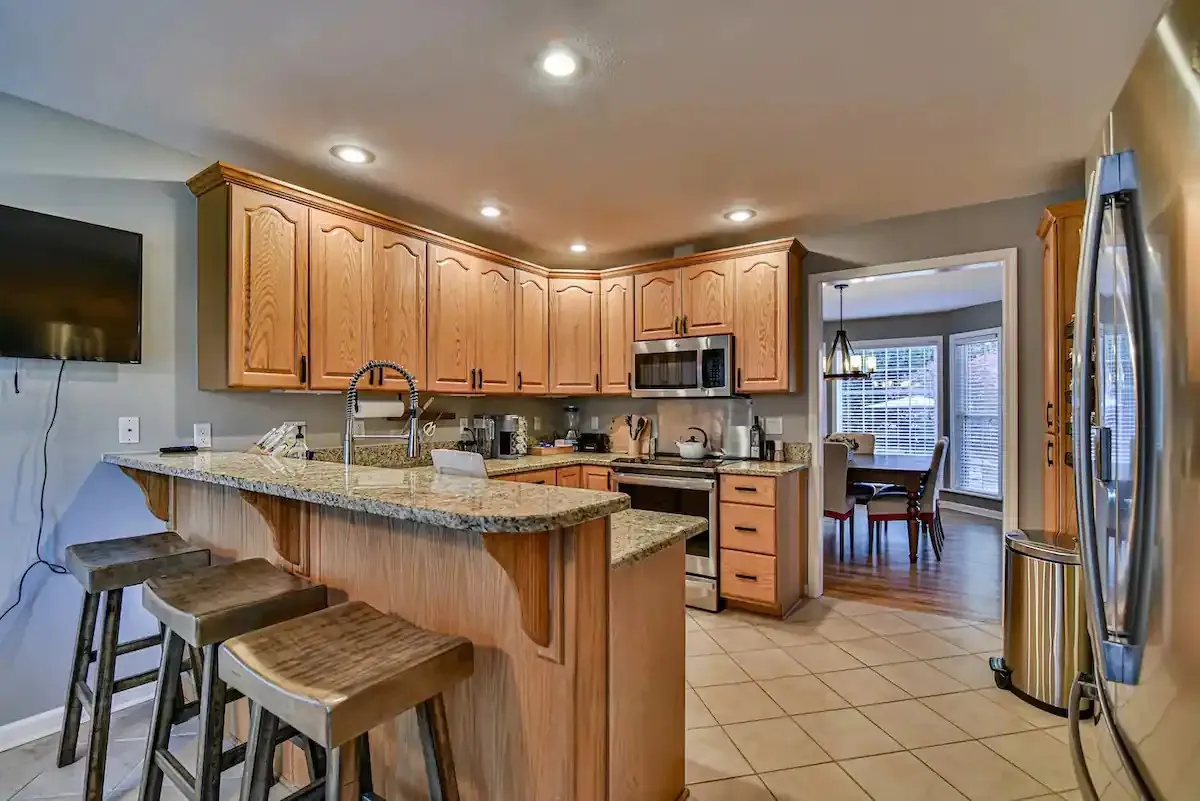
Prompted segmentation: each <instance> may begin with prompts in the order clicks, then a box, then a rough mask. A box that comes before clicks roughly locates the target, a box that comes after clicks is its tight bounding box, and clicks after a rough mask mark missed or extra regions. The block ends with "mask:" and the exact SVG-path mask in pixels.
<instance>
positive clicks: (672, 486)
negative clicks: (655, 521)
mask: <svg viewBox="0 0 1200 801" xmlns="http://www.w3.org/2000/svg"><path fill="white" fill-rule="evenodd" d="M726 461H731V460H730V459H722V458H708V459H682V458H680V457H678V456H673V455H668V454H663V455H656V456H652V457H644V458H636V457H628V458H621V459H614V460H613V464H612V467H613V474H614V477H615V479H616V484H617V486H616V487H615V489H616V491H618V492H624V493H626V494H627V495H629V498H630V505H631V506H632V507H633V508H634V509H645V510H648V511H652V512H670V513H672V514H682V515H694V516H696V517H704V518H707V519H708V528H707V529H706V530H704V531H702V532H700V533H699V534H695V535H693V536H691V537H689V538H688V540H687V543H686V551H687V567H686V570H687V605H688V606H694V607H696V608H697V609H707V610H709V611H710V612H715V611H717V607H718V604H719V602H720V598H721V596H720V593H719V587H718V585H717V556H718V550H717V549H718V547H719V543H718V540H717V532H718V530H719V529H718V526H717V509H718V504H717V467H719V466H720V465H721V464H722V463H724V462H726Z"/></svg>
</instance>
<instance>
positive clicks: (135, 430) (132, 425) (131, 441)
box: [117, 417, 141, 445]
mask: <svg viewBox="0 0 1200 801" xmlns="http://www.w3.org/2000/svg"><path fill="white" fill-rule="evenodd" d="M140 439H141V425H140V422H139V421H138V419H137V418H136V417H118V418H117V442H119V443H121V444H122V445H136V444H137V443H138V441H139V440H140Z"/></svg>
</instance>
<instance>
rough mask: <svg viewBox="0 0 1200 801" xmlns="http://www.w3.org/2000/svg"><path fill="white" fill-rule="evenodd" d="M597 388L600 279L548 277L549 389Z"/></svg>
mask: <svg viewBox="0 0 1200 801" xmlns="http://www.w3.org/2000/svg"><path fill="white" fill-rule="evenodd" d="M599 391H600V281H599V280H597V279H595V278H551V279H550V392H551V393H553V394H555V395H595V394H596V393H598V392H599Z"/></svg>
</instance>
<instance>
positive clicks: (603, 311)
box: [600, 275, 634, 395]
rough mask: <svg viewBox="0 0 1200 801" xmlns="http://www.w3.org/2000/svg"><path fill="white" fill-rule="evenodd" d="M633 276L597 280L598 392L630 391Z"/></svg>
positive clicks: (616, 392)
mask: <svg viewBox="0 0 1200 801" xmlns="http://www.w3.org/2000/svg"><path fill="white" fill-rule="evenodd" d="M633 329H634V319H633V276H629V275H623V276H618V277H616V278H601V279H600V336H601V344H600V392H601V393H602V394H604V395H626V394H628V393H629V392H630V391H631V390H632V389H633Z"/></svg>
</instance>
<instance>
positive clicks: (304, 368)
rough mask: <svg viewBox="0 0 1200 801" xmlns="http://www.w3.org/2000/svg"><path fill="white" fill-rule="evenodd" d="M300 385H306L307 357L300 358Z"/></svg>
mask: <svg viewBox="0 0 1200 801" xmlns="http://www.w3.org/2000/svg"><path fill="white" fill-rule="evenodd" d="M300 383H301V384H307V383H308V357H307V356H301V357H300Z"/></svg>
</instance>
